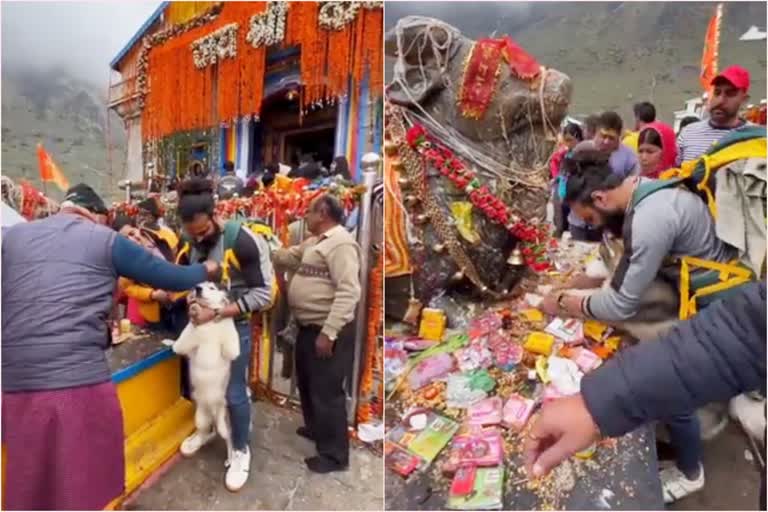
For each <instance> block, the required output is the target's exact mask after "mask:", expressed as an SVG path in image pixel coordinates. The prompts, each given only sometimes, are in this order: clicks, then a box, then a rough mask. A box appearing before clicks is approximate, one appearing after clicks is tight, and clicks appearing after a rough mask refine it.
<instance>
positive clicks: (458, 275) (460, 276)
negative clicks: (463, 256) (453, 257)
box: [451, 270, 464, 283]
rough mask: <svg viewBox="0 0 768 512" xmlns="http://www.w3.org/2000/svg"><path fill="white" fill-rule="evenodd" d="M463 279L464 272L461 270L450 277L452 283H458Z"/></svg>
mask: <svg viewBox="0 0 768 512" xmlns="http://www.w3.org/2000/svg"><path fill="white" fill-rule="evenodd" d="M463 279H464V271H463V270H459V271H458V272H456V273H455V274H453V276H451V281H453V282H454V283H458V282H459V281H462V280H463Z"/></svg>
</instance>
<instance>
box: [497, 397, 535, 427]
mask: <svg viewBox="0 0 768 512" xmlns="http://www.w3.org/2000/svg"><path fill="white" fill-rule="evenodd" d="M534 405H535V402H534V401H533V400H529V399H527V398H524V397H522V396H520V395H518V394H513V395H512V396H510V397H509V400H507V403H506V404H504V410H503V412H502V422H503V424H504V425H505V426H506V427H508V428H510V429H512V430H516V431H520V430H522V429H523V427H525V424H526V423H527V422H528V418H530V417H531V413H532V412H533V407H534Z"/></svg>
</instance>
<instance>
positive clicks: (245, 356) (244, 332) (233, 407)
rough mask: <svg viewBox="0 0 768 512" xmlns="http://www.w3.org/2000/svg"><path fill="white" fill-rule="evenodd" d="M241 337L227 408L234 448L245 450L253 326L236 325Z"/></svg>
mask: <svg viewBox="0 0 768 512" xmlns="http://www.w3.org/2000/svg"><path fill="white" fill-rule="evenodd" d="M235 327H236V328H237V333H238V335H239V336H240V355H239V356H237V359H235V360H234V361H232V368H231V370H230V376H229V385H228V386H227V408H228V409H229V423H230V428H231V429H232V446H233V448H234V449H235V450H241V451H242V450H244V449H245V447H246V446H248V443H249V442H250V430H251V400H250V399H249V398H248V365H249V363H250V362H251V324H250V322H249V321H247V320H246V321H240V322H236V323H235Z"/></svg>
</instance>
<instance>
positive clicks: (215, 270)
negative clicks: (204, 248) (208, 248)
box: [203, 260, 221, 281]
mask: <svg viewBox="0 0 768 512" xmlns="http://www.w3.org/2000/svg"><path fill="white" fill-rule="evenodd" d="M203 265H205V273H206V274H207V275H208V280H209V281H216V280H217V277H218V275H219V270H221V266H220V265H219V263H218V262H216V261H213V260H207V261H206V262H205V263H203Z"/></svg>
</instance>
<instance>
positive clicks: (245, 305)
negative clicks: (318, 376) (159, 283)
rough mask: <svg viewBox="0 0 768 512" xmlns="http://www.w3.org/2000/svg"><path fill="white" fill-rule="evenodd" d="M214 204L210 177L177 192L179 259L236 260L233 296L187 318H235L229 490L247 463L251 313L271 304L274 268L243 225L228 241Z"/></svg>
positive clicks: (199, 440)
mask: <svg viewBox="0 0 768 512" xmlns="http://www.w3.org/2000/svg"><path fill="white" fill-rule="evenodd" d="M214 206H215V202H214V199H213V185H212V184H211V182H210V181H207V180H204V179H198V178H195V179H192V180H189V181H187V182H185V183H184V184H183V186H182V188H181V190H180V194H179V215H180V217H181V221H182V224H183V230H184V234H185V235H186V237H187V238H188V239H189V242H188V243H189V246H188V247H187V246H186V244H182V246H181V247H180V250H179V261H180V262H187V263H196V262H198V261H205V260H213V261H216V262H219V263H225V259H229V258H231V257H232V256H234V258H235V259H236V260H237V262H238V265H226V266H227V268H228V273H229V276H228V278H229V279H228V283H227V284H228V286H229V292H230V299H231V302H230V303H229V305H227V306H226V307H224V308H222V309H219V310H213V309H209V308H206V307H203V306H202V305H200V304H197V307H195V308H192V309H191V310H190V320H191V321H192V322H193V323H194V324H196V325H200V324H204V323H206V322H211V321H216V320H219V319H222V318H234V319H235V327H236V328H237V332H238V335H239V337H240V355H239V356H238V357H237V359H235V360H234V361H233V362H232V368H231V372H230V380H229V385H228V386H227V408H228V410H229V422H230V429H231V437H232V449H233V453H232V456H231V458H230V460H229V467H228V468H227V475H226V479H225V484H226V487H227V489H229V490H230V491H233V492H234V491H239V490H240V489H242V487H243V486H244V485H245V483H246V482H247V481H248V473H249V471H250V466H251V451H250V447H249V442H250V427H251V402H250V398H249V396H248V363H249V362H250V359H251V326H250V322H249V314H250V313H255V312H258V311H261V310H263V309H265V308H268V307H270V306H271V303H272V288H271V283H272V277H273V271H272V264H271V261H270V259H269V247H268V246H267V245H266V242H264V243H262V242H263V241H262V240H259V239H258V238H257V235H255V234H254V233H252V232H251V231H250V230H248V229H247V228H245V227H242V226H239V229H238V230H237V232H236V233H233V235H234V236H232V237H231V240H228V234H229V232H230V231H231V230H230V228H231V227H232V224H231V223H227V225H225V226H222V225H220V224H219V223H218V222H217V221H216V220H215V219H214ZM235 227H238V226H235ZM230 245H231V246H230ZM230 251H231V252H230ZM225 255H228V256H225ZM222 267H224V265H222ZM215 435H216V434H215V431H214V430H213V429H212V430H211V432H209V433H201V432H195V433H194V434H192V435H191V436H189V437H188V438H187V439H185V440H184V442H183V443H182V445H181V453H182V454H183V455H185V456H190V455H192V454H194V453H196V452H197V451H198V450H199V449H200V448H202V447H203V446H204V445H205V444H207V443H208V442H210V441H211V440H212V439H213V438H214V437H215Z"/></svg>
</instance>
